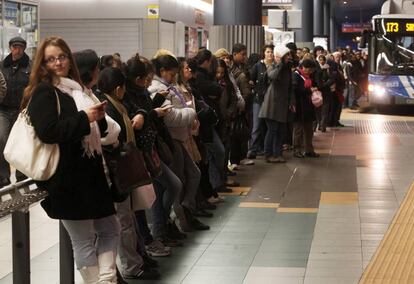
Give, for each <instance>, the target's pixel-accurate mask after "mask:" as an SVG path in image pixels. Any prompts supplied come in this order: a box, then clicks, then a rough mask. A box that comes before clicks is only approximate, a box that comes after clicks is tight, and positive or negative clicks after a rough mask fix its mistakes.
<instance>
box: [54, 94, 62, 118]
mask: <svg viewBox="0 0 414 284" xmlns="http://www.w3.org/2000/svg"><path fill="white" fill-rule="evenodd" d="M55 95H56V104H57V111H58V116H60V110H61V109H60V100H59V96H58V93H57V92H56V89H55Z"/></svg>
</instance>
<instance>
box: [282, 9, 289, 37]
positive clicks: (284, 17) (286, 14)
mask: <svg viewBox="0 0 414 284" xmlns="http://www.w3.org/2000/svg"><path fill="white" fill-rule="evenodd" d="M287 30H288V12H287V11H286V10H284V11H283V31H284V32H287Z"/></svg>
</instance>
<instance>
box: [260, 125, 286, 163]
mask: <svg viewBox="0 0 414 284" xmlns="http://www.w3.org/2000/svg"><path fill="white" fill-rule="evenodd" d="M266 125H267V133H266V137H265V156H266V157H271V156H274V157H279V156H282V152H283V149H282V145H283V139H284V136H285V133H286V123H284V122H279V121H276V120H273V119H266Z"/></svg>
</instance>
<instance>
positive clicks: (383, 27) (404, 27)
mask: <svg viewBox="0 0 414 284" xmlns="http://www.w3.org/2000/svg"><path fill="white" fill-rule="evenodd" d="M377 27H378V30H379V31H382V32H383V33H384V34H399V35H413V36H414V19H378V21H377Z"/></svg>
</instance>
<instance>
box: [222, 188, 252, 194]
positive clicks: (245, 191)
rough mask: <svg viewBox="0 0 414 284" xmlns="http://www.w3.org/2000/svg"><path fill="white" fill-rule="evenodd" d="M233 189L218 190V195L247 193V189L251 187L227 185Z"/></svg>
mask: <svg viewBox="0 0 414 284" xmlns="http://www.w3.org/2000/svg"><path fill="white" fill-rule="evenodd" d="M229 188H231V189H232V190H233V192H220V195H235V196H238V195H243V196H245V195H247V193H249V191H250V190H251V189H252V188H251V187H229Z"/></svg>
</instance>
